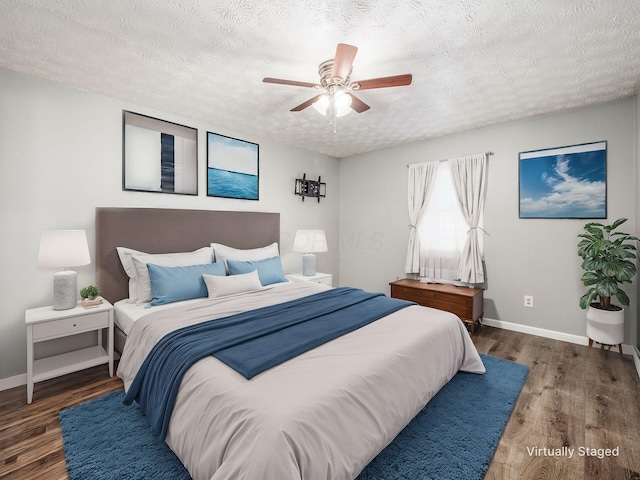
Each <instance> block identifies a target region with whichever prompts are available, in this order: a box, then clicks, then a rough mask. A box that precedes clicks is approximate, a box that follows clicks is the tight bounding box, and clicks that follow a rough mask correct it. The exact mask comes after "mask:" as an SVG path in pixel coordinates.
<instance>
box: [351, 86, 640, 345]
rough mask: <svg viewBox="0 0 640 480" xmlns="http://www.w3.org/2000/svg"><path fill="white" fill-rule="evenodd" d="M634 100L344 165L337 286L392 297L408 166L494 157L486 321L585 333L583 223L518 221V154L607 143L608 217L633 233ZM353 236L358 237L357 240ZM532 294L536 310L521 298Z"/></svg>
mask: <svg viewBox="0 0 640 480" xmlns="http://www.w3.org/2000/svg"><path fill="white" fill-rule="evenodd" d="M635 108H636V107H635V100H634V99H632V98H628V99H624V100H620V101H615V102H611V103H606V104H600V105H596V106H591V107H586V108H581V109H576V110H570V111H565V112H561V113H557V114H553V115H545V116H540V117H536V118H532V119H529V120H524V121H519V122H513V123H509V124H505V125H500V126H495V127H488V128H484V129H479V130H474V131H469V132H465V133H460V134H455V135H449V136H446V137H441V138H437V139H433V140H429V141H424V142H418V143H413V144H408V145H401V146H397V147H394V148H389V149H385V150H379V151H375V152H371V153H367V154H363V155H358V156H354V157H350V158H345V159H341V160H340V243H341V245H340V247H341V249H340V283H341V284H342V285H355V286H360V287H362V288H364V289H367V290H376V291H382V292H387V293H388V292H389V288H388V282H390V281H393V280H395V279H397V278H398V277H400V278H402V277H404V276H405V274H404V272H403V268H404V260H405V254H406V245H407V239H408V232H409V227H408V223H409V221H408V213H407V168H406V165H407V164H410V163H417V162H424V161H430V160H440V159H446V158H451V157H457V156H462V155H466V154H472V153H479V152H485V151H493V152H494V155H493V156H491V157H489V170H488V195H487V202H486V209H485V229H486V230H487V232H489V234H490V236H487V237H485V243H484V245H485V258H486V266H487V283H486V291H485V316H486V317H488V318H491V319H495V320H500V321H503V322H511V323H515V324H521V325H524V326H528V327H535V328H540V329H546V330H552V331H554V332H562V333H564V334H568V335H577V336H582V337H584V336H585V335H586V325H585V313H584V311H582V310H580V308H579V307H578V299H579V297H580V296H581V295H582V292H583V286H582V284H581V282H580V277H581V275H582V270H581V268H580V258H579V257H578V255H577V248H576V245H577V242H578V238H577V234H578V233H580V232H581V229H582V226H583V225H584V223H586V221H584V220H537V219H527V220H520V219H519V218H518V153H519V152H521V151H527V150H535V149H540V148H549V147H557V146H565V145H572V144H578V143H586V142H593V141H599V140H607V141H608V147H607V148H608V150H607V181H608V192H607V197H608V218H609V220H610V221H613V220H614V219H617V218H620V217H627V218H629V221H628V222H627V224H626V231H628V232H634V231H636V225H635V223H636V209H635V205H634V203H635V202H634V198H635V189H636V182H635V170H634V168H635V163H636V157H635V155H636V154H635V151H634V137H635V135H636V131H635V126H634V109H635ZM356 239H357V240H356ZM627 290H628V293H629V294H630V297H631V307H630V309H629V311H628V312H627V316H626V325H625V343H630V344H634V343H635V339H636V331H637V321H636V317H637V301H636V297H637V293H636V288H635V286H634V287H633V288H628V289H627ZM524 295H533V296H534V308H525V307H524V306H523V296H524Z"/></svg>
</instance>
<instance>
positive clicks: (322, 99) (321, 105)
mask: <svg viewBox="0 0 640 480" xmlns="http://www.w3.org/2000/svg"><path fill="white" fill-rule="evenodd" d="M312 105H313V108H315V110H316V111H317V112H318V113H319V114H320V115H326V114H327V110H328V109H329V95H326V94H325V95H320V96H319V97H318V100H316V101H315V102H313V104H312Z"/></svg>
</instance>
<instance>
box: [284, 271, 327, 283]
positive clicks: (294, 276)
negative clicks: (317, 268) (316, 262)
mask: <svg viewBox="0 0 640 480" xmlns="http://www.w3.org/2000/svg"><path fill="white" fill-rule="evenodd" d="M287 278H288V279H289V280H291V281H292V282H314V283H321V284H323V285H328V286H329V287H331V286H333V275H331V274H330V273H320V272H316V274H315V275H303V274H301V273H291V274H289V275H287Z"/></svg>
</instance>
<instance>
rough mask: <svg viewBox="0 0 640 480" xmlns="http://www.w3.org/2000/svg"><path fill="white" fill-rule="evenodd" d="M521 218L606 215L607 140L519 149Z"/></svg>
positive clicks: (589, 217)
mask: <svg viewBox="0 0 640 480" xmlns="http://www.w3.org/2000/svg"><path fill="white" fill-rule="evenodd" d="M519 176H520V184H519V185H520V209H519V211H520V218H579V219H602V218H607V142H606V141H602V142H593V143H583V144H580V145H571V146H567V147H557V148H547V149H544V150H532V151H529V152H520V161H519Z"/></svg>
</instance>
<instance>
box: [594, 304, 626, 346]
mask: <svg viewBox="0 0 640 480" xmlns="http://www.w3.org/2000/svg"><path fill="white" fill-rule="evenodd" d="M587 337H589V338H590V339H591V340H593V341H594V342H598V343H603V344H605V345H620V344H621V343H622V342H623V340H624V309H621V310H615V311H614V310H600V309H599V308H593V307H589V308H588V310H587Z"/></svg>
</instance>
